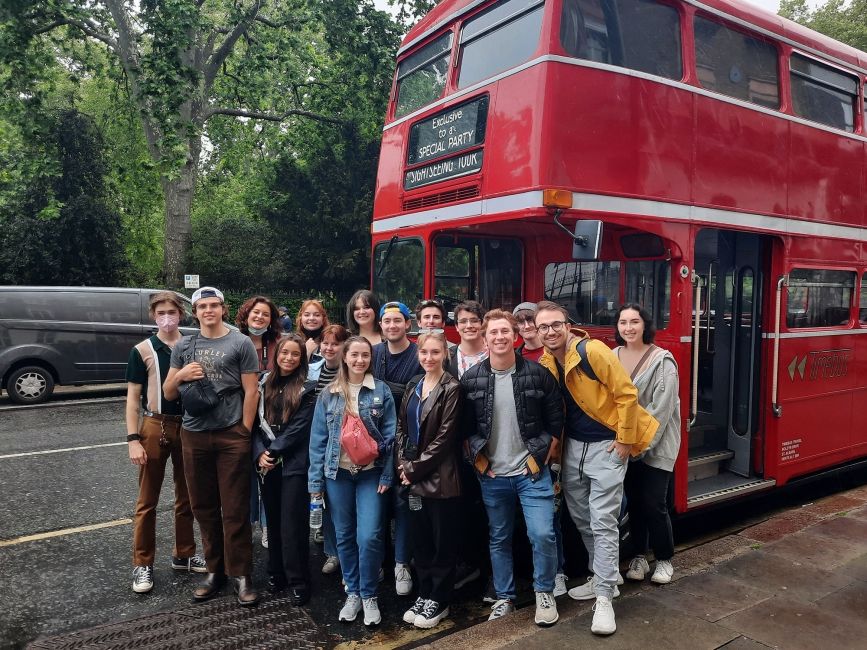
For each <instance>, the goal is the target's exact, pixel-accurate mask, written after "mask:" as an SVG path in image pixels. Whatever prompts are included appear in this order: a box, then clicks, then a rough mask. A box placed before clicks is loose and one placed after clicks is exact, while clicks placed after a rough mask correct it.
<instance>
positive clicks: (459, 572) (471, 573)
mask: <svg viewBox="0 0 867 650" xmlns="http://www.w3.org/2000/svg"><path fill="white" fill-rule="evenodd" d="M480 575H482V572H481V571H479V569H478V567H472V566H470V565H469V564H463V563H461V564H459V565H458V566H457V568H455V586H454V588H455V589H460V588H461V587H463V586H464V585H467V584H469V583H471V582H472V581H473V580H478V579H479V576H480Z"/></svg>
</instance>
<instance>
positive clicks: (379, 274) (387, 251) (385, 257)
mask: <svg viewBox="0 0 867 650" xmlns="http://www.w3.org/2000/svg"><path fill="white" fill-rule="evenodd" d="M396 241H397V235H392V236H391V239H389V240H388V248H386V249H385V255H383V256H382V264H380V265H379V270H378V271H377V272H376V277H378V278H381V277H382V272H383V271H384V270H385V264H386V262H388V258H389V257H391V249H392V248H394V243H395V242H396Z"/></svg>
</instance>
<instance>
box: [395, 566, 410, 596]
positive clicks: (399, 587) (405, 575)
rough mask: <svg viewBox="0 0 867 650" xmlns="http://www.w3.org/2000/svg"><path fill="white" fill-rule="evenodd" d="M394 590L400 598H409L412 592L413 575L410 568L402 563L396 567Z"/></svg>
mask: <svg viewBox="0 0 867 650" xmlns="http://www.w3.org/2000/svg"><path fill="white" fill-rule="evenodd" d="M394 590H395V591H396V592H397V595H398V596H408V595H409V594H410V593H411V592H412V574H411V573H410V572H409V567H408V566H407V565H405V564H401V563H400V562H398V563H397V564H395V565H394Z"/></svg>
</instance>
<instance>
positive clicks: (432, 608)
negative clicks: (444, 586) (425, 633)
mask: <svg viewBox="0 0 867 650" xmlns="http://www.w3.org/2000/svg"><path fill="white" fill-rule="evenodd" d="M448 615H449V606H448V605H440V604H439V603H438V602H437V601H435V600H426V601H425V603H424V609H423V610H421V613H420V614H419V615H418V616H416V617H415V621H414V625H415V626H416V627H418V628H421V629H423V630H429V629H430V628H432V627H436V626H437V624H438V623H439V622H440V621H441V620H443V619H444V618H445V617H446V616H448Z"/></svg>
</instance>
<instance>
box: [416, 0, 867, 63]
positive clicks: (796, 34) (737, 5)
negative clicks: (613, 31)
mask: <svg viewBox="0 0 867 650" xmlns="http://www.w3.org/2000/svg"><path fill="white" fill-rule="evenodd" d="M682 1H683V2H685V3H687V4H691V5H693V6H695V7H697V8H699V9H702V10H704V11H707V12H709V13H712V14H716V15H719V16H721V17H724V18H726V19H728V20H731V21H734V22H735V23H737V24H741V25H743V26H745V27H749V28H751V29H753V30H756V31H759V32H762V31H763V30H764V31H765V32H767V35H768V36H771V37H773V38H775V39H778V40H783V41H785V40H788V41H790V45H792V46H793V47H799V46H800V47H802V48H804V49H806V50H808V51H809V50H814V51H815V52H817V53H820V54H824V55H826V56H828V57H830V58H831V59H836V60H837V61H839V62H841V63H844V64H847V65H849V66H851V67H854V68H858V69H860V71H861V72H862V73H864V74H867V53H865V52H862V51H861V50H858V49H856V48H854V47H851V46H849V45H846V44H844V43H840V42H839V41H836V40H834V39H833V38H830V37H829V36H825V35H824V34H820V33H819V32H816V31H813V30H812V29H808V28H807V27H804V26H803V25H799V24H798V23H795V22H793V21H791V20H788V19H787V18H783V17H782V16H778V15H777V14H774V13H771V12H770V11H766V10H764V9H761V8H760V7H757V6H755V5H753V4H750V3H748V2H745V1H742V0H704V1H703V2H698V1H696V0H682ZM485 2H487V0H442V2H440V3H439V4H437V5H436V6H435V7H434V8H433V9H431V10H430V11H429V12H428V13H427V15H425V16H424V17H423V18H422V19H421V20H419V22H418V23H416V25H415V26H414V27H413V28H412V29H410V30H409V32H408V33H407V35H406V37H405V38H404V39H403V43H401V47H400V53H403V52H405V51H406V50H408V49H409V48H411V47H412V46H413V45H416V44H417V43H418V42H420V41H421V40H422V39H424V38H425V37H427V36H429V35H430V34H432V33H433V32H434V31H436V30H437V29H439V28H441V27H443V26H445V25H446V24H448V23H450V22H452V21H453V20H454V19H455V18H457V17H459V16H460V15H462V14H463V13H465V12H467V11H470V10H472V9H474V8H475V7H477V6H479V5H481V4H484V3H485Z"/></svg>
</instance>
